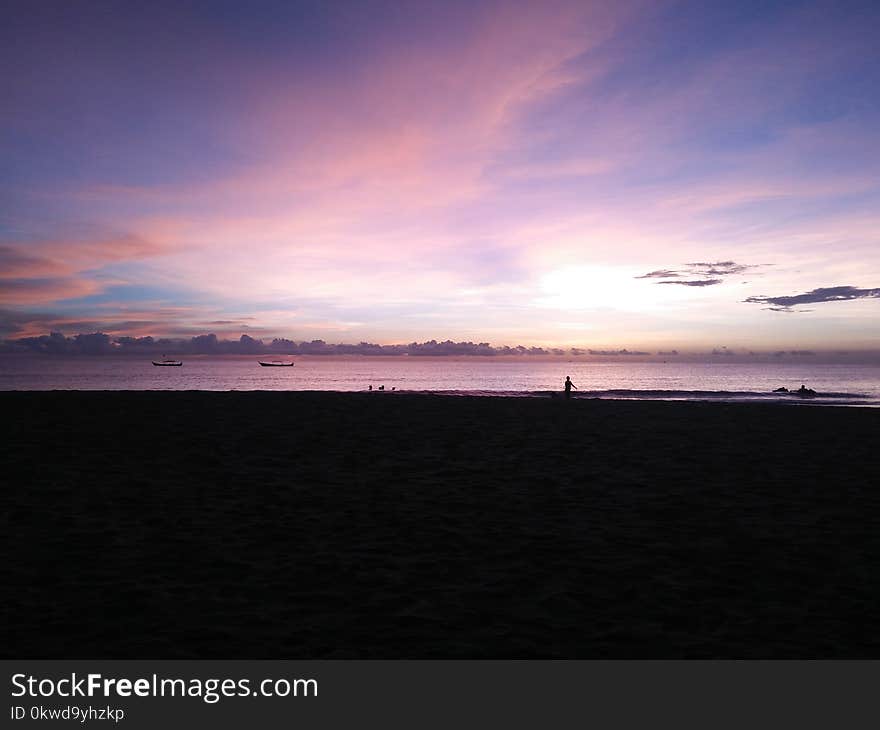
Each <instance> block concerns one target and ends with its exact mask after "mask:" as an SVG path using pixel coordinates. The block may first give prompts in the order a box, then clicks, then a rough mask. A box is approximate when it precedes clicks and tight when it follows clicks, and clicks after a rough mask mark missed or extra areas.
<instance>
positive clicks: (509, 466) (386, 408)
mask: <svg viewBox="0 0 880 730" xmlns="http://www.w3.org/2000/svg"><path fill="white" fill-rule="evenodd" d="M0 403H2V409H3V449H4V464H3V472H4V476H5V477H6V484H5V486H4V487H3V488H2V495H3V505H2V507H3V513H4V515H6V516H7V519H8V527H7V528H6V530H5V532H6V535H7V537H8V538H9V540H10V542H9V544H8V547H7V548H4V552H5V553H6V555H3V556H2V571H3V576H2V580H3V586H4V590H5V594H6V595H5V599H4V604H5V606H4V608H5V611H6V613H7V615H8V620H7V621H5V622H4V627H5V634H6V635H5V636H4V637H3V649H2V653H3V654H4V655H5V656H7V657H21V658H50V657H51V658H66V657H77V658H126V657H131V658H174V657H200V658H212V657H213V658H236V657H242V658H324V657H385V658H402V657H422V658H437V657H470V658H476V657H496V658H506V657H572V658H574V657H583V658H599V657H617V658H630V657H728V658H730V657H822V658H827V657H874V658H876V657H880V559H878V556H880V458H878V453H877V452H878V449H880V438H878V437H880V411H878V410H862V409H845V408H818V407H809V406H806V407H804V406H780V405H747V404H737V405H724V404H704V403H659V402H623V401H618V402H614V401H596V400H588V399H583V400H574V401H572V402H569V403H566V402H564V401H561V400H550V399H547V400H539V399H501V398H456V397H436V396H427V395H407V394H402V393H370V394H366V393H365V394H336V393H299V394H293V393H289V394H288V393H180V392H177V393H144V392H141V393H137V392H135V393H3V394H0Z"/></svg>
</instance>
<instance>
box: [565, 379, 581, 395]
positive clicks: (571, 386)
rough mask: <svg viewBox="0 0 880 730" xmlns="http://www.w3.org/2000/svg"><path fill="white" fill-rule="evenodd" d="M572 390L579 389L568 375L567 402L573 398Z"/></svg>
mask: <svg viewBox="0 0 880 730" xmlns="http://www.w3.org/2000/svg"><path fill="white" fill-rule="evenodd" d="M572 388H574V389H575V390H577V389H578V387H577V386H576V385H575V384H574V383H572V382H571V376H570V375H566V376H565V400H568V399H569V398H571V389H572Z"/></svg>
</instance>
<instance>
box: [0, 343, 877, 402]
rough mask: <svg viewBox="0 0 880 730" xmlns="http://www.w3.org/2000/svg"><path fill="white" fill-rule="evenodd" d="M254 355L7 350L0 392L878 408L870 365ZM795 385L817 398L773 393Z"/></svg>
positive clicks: (874, 375)
mask: <svg viewBox="0 0 880 730" xmlns="http://www.w3.org/2000/svg"><path fill="white" fill-rule="evenodd" d="M258 359H259V358H258V357H254V356H242V355H223V356H208V355H198V356H189V357H185V358H184V364H183V366H182V367H171V368H167V367H154V366H153V365H152V362H151V361H150V359H149V358H148V357H145V358H139V357H138V358H134V357H130V356H119V357H113V356H105V357H88V356H75V357H62V356H51V355H6V356H0V390H212V391H231V390H273V391H285V390H291V391H302V390H323V391H364V390H367V389H368V388H369V386H370V385H372V386H373V388H374V390H378V388H379V387H380V386H384V391H385V392H386V393H387V392H390V391H391V390H392V389H394V390H395V391H416V392H425V391H428V392H439V393H446V394H450V395H456V394H458V395H465V394H471V395H481V394H482V395H490V394H492V395H507V396H520V397H523V396H535V397H538V396H547V395H549V394H550V393H552V392H559V391H561V389H562V383H563V381H564V379H565V376H566V375H570V376H571V379H572V381H573V382H574V384H575V385H576V386H577V388H578V390H577V391H576V392H575V396H576V397H591V398H596V397H598V398H620V399H663V400H709V401H781V402H800V403H804V402H809V403H816V404H837V405H862V406H864V405H873V406H880V365H878V364H820V363H803V362H797V363H796V362H778V363H776V362H770V363H734V362H717V363H696V362H619V361H617V362H596V361H590V360H577V359H572V360H565V359H564V358H563V359H555V360H550V359H541V358H534V357H521V358H513V359H500V358H494V357H455V358H453V357H406V356H402V357H381V356H379V357H364V356H343V357H320V356H298V357H296V358H295V362H296V364H295V366H294V367H292V368H271V367H270V368H266V367H260V365H259V364H258V362H257V361H258ZM263 359H268V360H271V359H273V358H272V357H266V358H263ZM801 384H804V385H806V386H807V387H808V388H811V389H813V390H814V391H816V394H817V395H816V397H815V398H810V399H801V398H798V397H796V396H794V395H791V394H786V393H781V394H780V393H774V392H773V391H774V390H776V389H777V388H780V387H785V388H789V389H790V390H794V389H796V388H798V387H800V385H801Z"/></svg>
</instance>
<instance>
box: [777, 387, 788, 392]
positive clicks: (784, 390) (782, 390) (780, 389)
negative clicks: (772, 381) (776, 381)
mask: <svg viewBox="0 0 880 730" xmlns="http://www.w3.org/2000/svg"><path fill="white" fill-rule="evenodd" d="M773 392H774V393H788V392H789V391H788V388H785V387H782V388H777V389H776V390H774V391H773Z"/></svg>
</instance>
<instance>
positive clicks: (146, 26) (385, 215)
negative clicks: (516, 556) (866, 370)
mask: <svg viewBox="0 0 880 730" xmlns="http://www.w3.org/2000/svg"><path fill="white" fill-rule="evenodd" d="M6 7H7V9H6V10H5V12H4V23H3V25H2V27H0V67H2V68H3V69H4V71H3V73H2V75H0V99H2V114H0V160H2V164H0V337H6V338H16V337H22V336H25V335H33V334H44V333H47V332H48V331H50V330H57V331H61V332H64V333H66V334H73V333H76V332H87V331H89V332H90V331H96V330H101V331H104V332H108V333H111V334H130V335H147V334H150V335H154V336H166V335H170V336H190V335H193V334H198V333H203V332H216V333H218V335H220V336H234V337H237V336H238V335H239V334H241V333H248V334H250V335H252V336H254V337H263V338H267V337H268V338H271V337H272V336H286V337H291V338H293V339H308V340H311V339H314V338H322V339H326V340H328V341H334V342H336V341H348V342H357V341H361V340H370V341H377V342H385V343H390V342H405V341H411V340H423V339H430V338H436V339H446V338H450V339H455V340H461V339H471V340H475V341H476V340H479V341H489V342H492V343H493V344H505V343H509V344H520V343H521V344H526V345H528V344H540V345H569V346H572V345H573V346H579V347H594V348H609V347H610V348H620V347H630V348H672V347H676V348H685V349H687V348H711V347H715V346H727V347H732V348H737V347H743V348H757V349H760V348H765V349H775V348H810V349H834V348H850V349H870V348H877V347H878V343H880V133H878V130H880V94H878V92H877V90H878V89H880V52H878V50H877V38H878V37H880V6H878V5H877V3H847V2H829V3H814V2H780V3H773V2H755V3H747V2H737V3H730V2H717V3H714V2H706V1H703V2H693V3H690V2H668V3H666V2H653V1H652V2H629V1H628V0H623V1H622V2H614V3H608V2H596V3H589V2H552V1H551V2H545V1H542V2H517V3H503V2H499V3H495V2H461V3H456V2H444V3H406V2H393V3H370V2H351V3H333V2H308V3H292V2H274V3H273V2H249V3H241V2H235V3H232V2H230V3H225V2H167V3H165V2H152V3H126V2H104V3H96V2H77V3H70V2H59V3H49V2H39V3H34V2H17V1H13V2H12V3H11V5H7V6H6Z"/></svg>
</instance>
